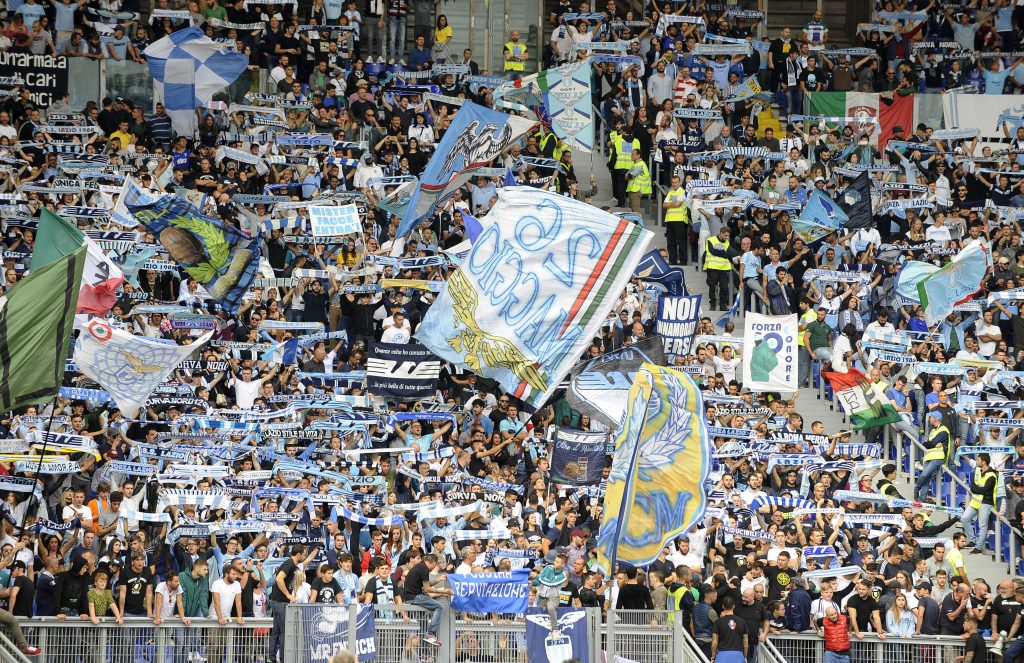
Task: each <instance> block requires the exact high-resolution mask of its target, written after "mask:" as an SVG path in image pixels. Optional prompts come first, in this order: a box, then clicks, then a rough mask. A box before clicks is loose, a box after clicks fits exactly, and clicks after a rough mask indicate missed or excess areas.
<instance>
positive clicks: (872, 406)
mask: <svg viewBox="0 0 1024 663" xmlns="http://www.w3.org/2000/svg"><path fill="white" fill-rule="evenodd" d="M825 377H826V378H828V381H829V383H831V385H832V389H833V390H834V391H835V392H836V398H837V399H838V400H839V404H840V405H841V406H842V408H843V412H845V413H846V414H848V415H849V416H850V419H851V420H852V422H853V430H863V429H865V428H874V427H876V426H884V425H885V424H894V423H896V422H897V421H899V420H900V414H899V412H897V411H896V408H895V407H893V405H892V403H891V402H890V401H889V397H888V396H886V395H885V393H884V392H883V391H882V388H881V386H880V385H878V384H877V383H874V382H871V381H870V380H868V378H867V376H865V375H864V374H863V373H861V372H860V371H858V370H857V369H856V368H851V369H850V370H849V372H847V373H828V372H826V373H825Z"/></svg>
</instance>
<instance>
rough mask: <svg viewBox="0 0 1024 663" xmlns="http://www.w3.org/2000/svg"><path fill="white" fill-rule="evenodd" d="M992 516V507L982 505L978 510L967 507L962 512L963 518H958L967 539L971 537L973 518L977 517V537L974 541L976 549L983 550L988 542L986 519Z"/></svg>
mask: <svg viewBox="0 0 1024 663" xmlns="http://www.w3.org/2000/svg"><path fill="white" fill-rule="evenodd" d="M991 515H992V505H991V504H982V505H981V506H979V507H978V508H974V507H973V506H968V507H967V510H966V511H964V515H963V517H961V518H960V524H961V525H963V526H964V532H966V533H967V536H968V538H970V536H971V521H972V520H974V517H975V516H977V517H978V537H977V538H976V539H974V546H975V547H976V548H984V547H985V544H986V543H987V542H988V519H989V516H991Z"/></svg>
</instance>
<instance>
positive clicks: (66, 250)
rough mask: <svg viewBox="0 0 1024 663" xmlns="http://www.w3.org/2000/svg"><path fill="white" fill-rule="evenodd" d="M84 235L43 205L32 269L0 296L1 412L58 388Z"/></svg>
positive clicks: (79, 278)
mask: <svg viewBox="0 0 1024 663" xmlns="http://www.w3.org/2000/svg"><path fill="white" fill-rule="evenodd" d="M85 251H86V247H85V238H84V236H83V235H82V233H81V232H80V231H79V230H78V228H75V226H73V225H72V224H70V223H68V222H67V221H65V220H64V219H62V218H60V217H59V216H57V215H56V214H51V213H50V212H48V211H46V210H43V214H42V217H41V218H40V219H39V229H38V232H37V234H36V250H35V252H34V253H33V256H32V270H31V272H30V273H29V275H28V276H27V277H26V278H24V279H22V280H21V281H19V282H18V284H17V285H15V286H14V287H13V288H11V290H10V291H8V293H7V296H6V297H0V412H6V411H8V410H14V409H16V408H20V407H24V406H26V405H34V404H36V403H40V402H42V401H45V400H47V399H49V398H52V397H53V396H55V395H56V394H57V390H58V389H59V388H60V383H61V380H62V379H63V377H64V363H65V359H66V358H67V356H68V350H69V347H68V346H69V341H70V339H71V330H72V327H73V326H74V322H75V307H76V306H77V304H78V291H79V289H80V288H81V285H82V268H83V267H84V265H85Z"/></svg>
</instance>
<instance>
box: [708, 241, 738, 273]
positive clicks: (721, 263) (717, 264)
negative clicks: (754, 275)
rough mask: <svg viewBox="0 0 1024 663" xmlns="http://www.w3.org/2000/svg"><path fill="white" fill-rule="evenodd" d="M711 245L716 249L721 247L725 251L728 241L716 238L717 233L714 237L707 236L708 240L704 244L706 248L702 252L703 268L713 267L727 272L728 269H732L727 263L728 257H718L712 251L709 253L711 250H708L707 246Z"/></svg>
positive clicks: (709, 268)
mask: <svg viewBox="0 0 1024 663" xmlns="http://www.w3.org/2000/svg"><path fill="white" fill-rule="evenodd" d="M712 246H713V247H715V248H716V249H721V250H723V251H725V250H727V249H728V248H729V243H728V242H723V241H722V240H720V239H718V235H715V236H714V237H709V238H708V241H707V243H706V245H705V249H706V250H705V252H704V270H705V271H707V270H711V269H714V270H719V271H723V272H727V271H729V270H730V269H732V265H730V264H729V259H728V258H720V257H718V256H716V255H714V254H713V253H711V250H710V248H709V247H712Z"/></svg>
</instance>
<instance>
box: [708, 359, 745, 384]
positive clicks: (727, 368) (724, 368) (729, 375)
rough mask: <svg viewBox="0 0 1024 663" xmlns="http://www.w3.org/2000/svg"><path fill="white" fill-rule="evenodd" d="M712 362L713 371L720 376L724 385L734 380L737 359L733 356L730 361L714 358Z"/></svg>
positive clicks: (738, 360) (737, 363)
mask: <svg viewBox="0 0 1024 663" xmlns="http://www.w3.org/2000/svg"><path fill="white" fill-rule="evenodd" d="M713 361H714V362H715V371H716V372H717V373H721V374H722V377H723V378H725V383H726V384H729V383H730V382H732V381H733V380H735V379H736V367H737V366H739V365H740V358H739V357H736V356H733V358H732V359H725V358H724V357H721V356H716V357H715V358H714V360H713Z"/></svg>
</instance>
